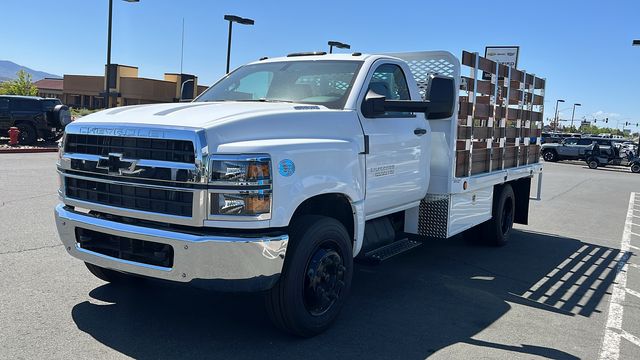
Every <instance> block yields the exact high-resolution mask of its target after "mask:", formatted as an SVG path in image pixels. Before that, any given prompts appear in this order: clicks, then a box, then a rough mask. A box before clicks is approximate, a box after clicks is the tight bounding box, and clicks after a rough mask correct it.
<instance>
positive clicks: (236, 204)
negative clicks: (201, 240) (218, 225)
mask: <svg viewBox="0 0 640 360" xmlns="http://www.w3.org/2000/svg"><path fill="white" fill-rule="evenodd" d="M270 212H271V194H268V193H261V194H260V193H257V194H222V193H213V194H211V214H213V215H249V216H256V215H263V214H269V213H270Z"/></svg>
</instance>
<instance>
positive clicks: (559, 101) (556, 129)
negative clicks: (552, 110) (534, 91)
mask: <svg viewBox="0 0 640 360" xmlns="http://www.w3.org/2000/svg"><path fill="white" fill-rule="evenodd" d="M563 102H564V100H561V99H558V100H556V118H555V125H554V126H553V130H554V131H556V132H557V131H558V103H563Z"/></svg>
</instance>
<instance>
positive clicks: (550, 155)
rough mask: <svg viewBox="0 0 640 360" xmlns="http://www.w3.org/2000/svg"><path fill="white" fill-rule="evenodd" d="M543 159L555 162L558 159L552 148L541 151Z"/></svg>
mask: <svg viewBox="0 0 640 360" xmlns="http://www.w3.org/2000/svg"><path fill="white" fill-rule="evenodd" d="M542 158H543V159H544V161H549V162H556V161H558V154H556V152H555V151H553V150H547V151H544V152H543V153H542Z"/></svg>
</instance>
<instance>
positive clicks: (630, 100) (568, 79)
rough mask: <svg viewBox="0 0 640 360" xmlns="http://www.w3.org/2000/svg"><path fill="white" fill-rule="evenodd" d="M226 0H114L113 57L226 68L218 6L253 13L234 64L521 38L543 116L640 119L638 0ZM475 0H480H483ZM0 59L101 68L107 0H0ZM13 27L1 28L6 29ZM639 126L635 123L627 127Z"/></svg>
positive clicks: (199, 69)
mask: <svg viewBox="0 0 640 360" xmlns="http://www.w3.org/2000/svg"><path fill="white" fill-rule="evenodd" d="M480 4H487V3H486V2H478V1H466V0H461V1H427V0H422V1H401V0H396V1H374V0H370V1H366V2H365V1H347V0H342V1H335V0H324V1H300V0H298V1H289V0H287V1H278V0H271V1H264V0H262V1H259V0H244V1H224V0H215V1H214V0H211V1H209V0H141V1H140V2H139V3H126V2H124V1H121V0H114V32H113V50H112V61H113V62H114V63H120V64H127V65H134V66H138V67H139V68H140V76H144V77H152V78H161V77H162V74H163V73H165V72H178V71H179V70H180V38H181V28H182V18H183V17H184V19H185V23H186V25H185V28H186V34H185V50H184V72H186V73H193V74H196V75H198V76H199V79H200V80H199V82H200V83H204V84H211V83H212V82H214V81H215V80H216V79H217V78H218V77H220V76H221V75H222V74H223V73H224V68H225V61H226V42H227V22H226V21H224V20H223V19H222V17H223V15H224V14H236V15H239V16H243V17H249V18H253V19H255V20H256V24H255V26H252V27H248V26H234V37H233V52H232V62H231V64H232V67H234V66H238V65H241V64H243V63H246V62H249V61H253V60H256V59H258V58H260V57H262V56H278V55H282V54H287V53H290V52H296V51H311V50H326V48H327V46H326V43H327V40H338V41H343V42H347V43H350V44H351V45H352V50H353V51H361V52H365V53H372V52H374V53H375V52H392V51H417V50H437V49H438V50H439V49H442V50H448V51H451V52H453V53H454V54H456V55H459V54H460V52H461V51H462V49H465V50H471V51H478V52H483V51H484V46H485V45H519V46H520V47H521V54H520V60H519V68H521V69H525V70H528V71H532V72H534V73H536V74H538V75H541V76H544V77H546V78H547V93H546V96H547V99H548V102H547V103H546V104H545V105H546V108H545V116H546V117H552V116H553V111H554V105H555V99H558V98H562V99H565V100H566V101H567V102H566V103H565V104H564V105H563V104H561V106H560V110H561V118H570V116H571V105H572V104H573V103H574V102H577V103H582V104H583V106H582V107H581V108H578V109H577V110H576V118H581V117H582V116H586V117H587V118H593V117H594V116H597V117H598V118H604V117H609V119H610V120H609V125H613V126H615V121H616V120H617V121H619V122H620V124H621V123H622V122H624V121H633V122H634V123H635V122H640V107H639V106H638V103H639V102H640V96H639V94H638V93H639V91H638V90H639V89H638V88H639V87H640V71H639V69H640V47H632V46H631V40H632V39H634V38H636V39H638V38H640V21H638V20H639V16H640V1H638V0H624V1H622V0H620V1H616V0H610V1H592V0H585V1H561V0H555V1H549V0H539V1H511V2H495V4H494V5H493V6H491V7H486V6H485V5H480ZM480 6H482V7H480ZM0 9H1V11H0V13H2V23H3V29H4V31H5V32H4V34H3V36H1V37H0V59H4V60H11V61H14V62H16V63H19V64H21V65H25V66H28V67H31V68H34V69H37V70H43V71H47V72H51V73H55V74H65V73H67V74H101V72H102V69H103V66H104V63H105V57H106V32H107V26H106V25H107V0H56V1H46V0H29V1H25V0H2V4H1V5H0ZM7 31H9V33H7ZM634 130H636V129H634Z"/></svg>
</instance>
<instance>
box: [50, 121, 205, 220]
mask: <svg viewBox="0 0 640 360" xmlns="http://www.w3.org/2000/svg"><path fill="white" fill-rule="evenodd" d="M66 131H67V135H66V136H65V139H64V141H63V144H64V145H63V147H62V150H63V151H62V154H61V158H60V161H59V165H58V171H59V173H60V176H61V183H62V187H61V189H60V195H61V196H62V198H63V201H64V203H65V204H67V205H70V206H76V207H80V208H85V209H88V210H92V211H97V212H101V213H106V214H113V215H117V216H125V217H132V218H138V219H144V220H151V221H160V222H166V223H172V224H181V225H193V226H202V224H203V221H204V220H205V219H206V217H207V213H206V206H205V204H206V201H207V195H208V192H207V188H206V176H205V173H206V166H205V164H206V160H205V159H206V158H207V154H206V151H207V150H206V139H205V137H204V131H202V130H200V131H196V130H190V129H164V128H153V129H148V128H134V127H131V126H125V127H122V128H112V127H107V126H105V125H96V126H91V127H83V126H81V124H79V123H74V124H71V125H70V126H68V127H67V129H66Z"/></svg>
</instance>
